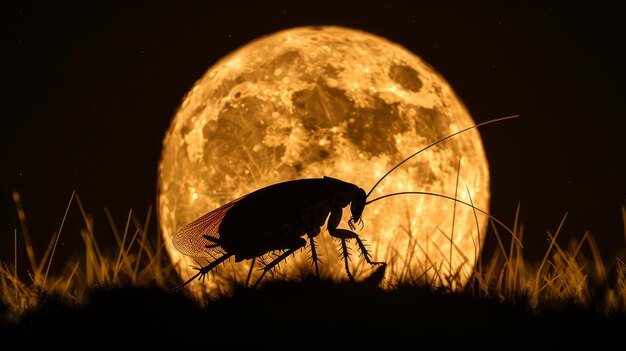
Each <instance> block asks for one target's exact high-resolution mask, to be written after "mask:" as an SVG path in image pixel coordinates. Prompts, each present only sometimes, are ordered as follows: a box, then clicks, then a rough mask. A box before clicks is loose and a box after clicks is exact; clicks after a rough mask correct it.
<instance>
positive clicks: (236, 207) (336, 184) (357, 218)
mask: <svg viewBox="0 0 626 351" xmlns="http://www.w3.org/2000/svg"><path fill="white" fill-rule="evenodd" d="M365 198H366V194H365V190H363V189H361V188H359V187H358V186H356V185H354V184H351V183H347V182H344V181H341V180H339V179H335V178H330V177H324V178H315V179H300V180H293V181H288V182H283V183H278V184H274V185H270V186H268V187H265V188H262V189H259V190H257V191H255V192H253V193H250V194H248V195H246V196H244V197H241V198H239V199H237V200H235V201H233V202H231V203H228V204H226V205H224V206H222V207H220V208H218V209H216V210H214V211H212V212H209V213H208V214H206V215H204V216H203V217H200V218H199V219H197V220H196V221H194V222H192V223H190V224H189V225H187V226H186V227H184V228H182V229H181V230H180V231H179V232H178V233H177V234H176V235H175V236H174V241H173V243H174V246H175V247H176V248H177V249H178V250H179V251H181V252H182V253H183V254H185V255H187V256H192V257H206V255H207V254H210V253H211V252H212V251H214V250H215V251H217V250H219V251H223V256H221V257H219V258H218V259H217V260H216V261H214V262H213V263H215V262H218V264H219V262H222V261H224V260H226V259H228V258H230V257H231V256H235V261H236V262H238V261H242V260H245V259H254V258H256V257H260V256H263V255H265V254H267V253H268V252H271V251H276V250H286V251H285V252H284V253H283V254H282V255H280V256H279V257H277V258H275V259H274V260H273V261H272V262H270V263H269V264H267V265H266V266H265V268H264V269H263V274H265V272H267V271H268V270H270V269H272V268H273V267H274V266H275V265H276V264H278V263H279V262H280V261H282V260H283V259H284V258H286V257H288V256H289V255H291V254H292V253H293V252H295V251H296V250H298V249H300V248H302V247H304V246H305V245H306V243H307V242H306V240H305V239H303V238H302V237H303V236H305V235H306V236H307V237H308V238H309V241H310V245H311V253H312V259H313V261H314V263H315V264H316V270H317V271H318V272H319V269H318V268H317V262H318V258H317V254H316V252H315V242H314V238H315V237H316V236H317V235H319V234H320V232H321V227H322V226H323V225H324V223H326V222H327V219H328V223H327V229H328V232H329V234H330V235H331V236H332V237H335V238H338V239H340V240H342V241H343V243H344V245H343V247H344V250H345V240H346V239H356V241H357V243H358V246H359V248H360V249H361V251H362V252H363V256H364V257H365V259H366V260H367V262H368V263H370V264H380V262H373V261H371V259H370V256H369V253H368V251H367V249H366V248H365V245H364V244H363V241H362V240H361V239H360V238H359V236H358V234H356V233H355V232H353V231H349V230H345V229H338V228H337V226H338V225H339V223H340V222H341V217H342V212H343V208H344V207H346V206H347V205H348V204H350V211H351V214H352V217H351V218H350V221H349V224H350V226H351V227H352V228H353V229H354V225H355V224H356V223H359V222H361V215H362V213H363V209H364V208H365ZM344 258H345V260H347V252H345V251H344ZM213 263H211V264H209V266H211V268H213ZM209 266H207V267H209ZM207 267H203V268H201V269H200V271H199V272H198V274H200V275H201V274H203V273H204V274H205V272H208V271H209V270H210V268H209V269H207ZM347 267H348V266H347V261H346V270H347V272H348V275H349V276H350V277H351V275H350V271H349V270H348V268H347ZM318 274H319V273H318ZM260 278H262V276H261V277H260ZM260 278H259V279H258V280H257V283H258V282H259V281H260Z"/></svg>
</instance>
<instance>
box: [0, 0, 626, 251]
mask: <svg viewBox="0 0 626 351" xmlns="http://www.w3.org/2000/svg"><path fill="white" fill-rule="evenodd" d="M55 3H56V2H50V3H49V4H46V5H42V4H41V3H39V2H38V3H37V4H27V3H22V2H14V1H3V2H2V5H0V6H1V7H0V18H1V22H0V23H1V25H2V26H1V28H0V30H1V31H0V33H1V34H0V40H1V47H0V53H1V54H0V62H1V66H0V67H1V70H2V71H1V75H0V84H1V86H0V89H1V91H2V94H1V95H0V108H1V110H0V111H1V112H0V118H1V126H0V164H1V166H0V237H1V239H0V254H2V256H0V257H2V258H3V260H5V257H6V256H4V254H6V253H7V252H9V253H12V247H13V241H12V240H13V231H14V229H15V228H19V226H18V222H17V215H16V212H15V208H14V205H13V202H12V200H11V193H12V192H13V191H14V190H17V191H19V192H20V193H21V194H22V198H23V202H24V206H25V210H26V213H27V216H28V224H29V227H30V230H31V235H32V236H33V237H34V239H33V240H34V241H35V242H36V243H40V244H41V243H44V242H47V240H48V238H49V237H50V235H51V234H52V232H53V231H55V230H56V229H57V228H58V226H59V223H60V220H61V218H62V216H63V212H64V211H65V205H66V203H67V200H68V199H69V196H70V194H71V192H72V190H74V189H76V190H77V191H78V194H79V195H80V196H81V198H82V200H83V202H84V203H85V204H86V206H87V208H88V210H89V211H90V212H91V213H93V214H94V218H95V221H96V227H98V226H104V227H106V226H107V223H106V219H105V217H104V212H103V210H102V208H103V207H104V206H107V207H109V208H110V209H111V210H112V211H113V214H114V216H115V217H116V219H118V220H119V221H120V222H123V221H124V220H125V214H126V213H127V211H128V210H129V209H130V208H133V209H135V210H136V211H137V212H138V214H139V215H140V216H142V215H144V214H145V212H146V209H147V208H148V206H149V205H150V204H154V203H155V194H156V169H157V164H158V160H159V155H160V150H161V141H162V138H163V136H164V133H165V131H166V129H167V127H168V125H169V122H170V118H171V117H172V115H173V114H174V112H175V110H176V108H177V106H178V105H179V103H180V101H181V99H182V97H183V95H184V94H185V92H186V91H187V90H188V89H189V88H190V87H191V86H192V85H193V83H194V82H195V81H196V80H197V79H199V78H200V77H201V76H202V74H203V73H204V72H205V71H206V70H207V69H208V68H209V67H210V66H211V65H212V64H213V63H214V62H215V61H216V60H218V59H219V58H221V57H222V56H224V55H225V54H227V53H228V52H230V51H232V50H234V49H236V48H238V47H239V46H241V45H243V44H245V43H246V42H248V41H250V40H252V39H254V38H256V37H259V36H261V35H263V34H268V33H272V32H274V31H277V30H280V29H284V28H288V27H293V26H299V25H312V24H336V25H343V26H348V27H354V28H358V29H362V30H366V31H370V32H373V33H375V34H378V35H381V36H384V37H386V38H388V39H390V40H392V41H395V42H398V43H400V44H401V45H403V46H405V47H406V48H408V49H409V50H411V51H413V52H414V53H416V54H417V55H419V56H420V57H422V58H423V59H425V60H426V61H427V62H429V63H430V64H431V65H432V66H434V67H435V69H437V70H438V71H439V72H440V73H441V74H442V75H443V76H444V77H445V78H446V79H447V80H448V81H449V82H450V84H451V85H452V87H453V88H454V89H455V91H456V93H457V94H458V96H459V97H460V98H461V100H462V101H463V102H464V103H465V104H466V106H467V107H468V109H469V111H470V112H471V114H472V115H473V116H474V118H475V120H476V121H478V122H481V121H485V120H488V119H492V118H496V117H502V116H507V115H511V114H520V115H521V116H522V119H519V120H516V121H510V122H505V123H501V124H497V125H493V126H490V127H488V128H485V129H483V130H482V132H481V133H482V136H483V139H484V143H485V148H486V152H487V156H488V158H489V161H490V167H491V172H492V179H493V180H492V192H493V201H492V206H491V212H492V214H494V215H495V216H496V217H498V218H500V219H502V220H503V221H504V222H506V223H512V220H513V216H514V214H515V209H516V207H517V205H518V203H521V220H522V222H523V223H524V224H525V229H526V230H525V232H526V243H527V251H528V254H529V255H530V256H533V255H535V256H539V255H541V253H542V250H544V249H545V248H546V247H547V236H546V234H545V231H546V230H551V231H554V230H555V229H556V227H557V226H558V224H559V222H560V220H561V218H562V217H563V215H564V214H565V212H569V217H568V221H567V222H566V225H565V228H564V233H563V235H564V239H566V237H567V236H570V237H571V236H578V237H580V236H582V235H583V233H584V231H585V230H590V231H591V232H592V233H593V234H594V235H595V237H596V239H597V240H598V241H599V242H600V244H601V247H602V248H603V249H604V250H605V251H606V252H612V251H613V250H614V249H615V248H617V247H622V246H623V244H624V243H623V240H624V233H623V227H622V223H621V218H620V206H622V205H624V204H625V200H626V188H625V186H624V185H625V181H624V180H625V179H626V168H625V166H624V163H625V161H626V157H625V151H626V145H625V141H624V138H625V137H626V122H625V120H626V113H625V109H624V97H623V94H624V92H625V91H626V89H624V78H625V75H624V66H623V65H624V62H626V57H625V56H624V54H623V52H624V51H625V50H624V49H625V47H624V46H625V44H624V43H626V38H625V35H624V34H625V30H624V26H625V23H626V22H625V21H624V20H623V19H624V18H625V17H626V11H625V10H624V5H615V4H610V3H604V4H601V2H595V1H594V2H588V4H587V5H586V6H585V5H571V4H569V3H563V4H558V3H554V4H551V3H550V2H541V5H520V4H515V5H512V4H501V3H499V2H498V3H496V2H480V3H478V2H471V3H472V4H471V5H469V4H465V5H462V6H459V5H457V4H454V3H445V2H439V1H432V2H431V3H432V4H419V5H417V4H412V5H408V4H403V3H400V2H395V1H384V2H378V4H376V5H365V4H364V3H365V2H343V1H342V2H340V1H332V2H328V3H324V2H321V1H315V2H311V4H308V3H307V5H304V4H296V2H295V1H289V2H271V3H270V4H245V3H244V2H235V1H223V2H222V4H219V5H215V4H210V3H213V2H208V1H203V2H198V3H191V2H185V4H179V3H178V2H176V4H174V2H173V1H167V2H139V3H136V4H135V5H132V6H131V5H128V4H127V3H130V1H128V2H127V1H124V2H119V3H116V2H113V1H106V2H101V5H94V4H92V2H91V1H85V2H82V4H77V5H69V4H65V5H58V4H55ZM94 3H95V2H94ZM259 3H261V2H259ZM407 3H409V2H408V1H407ZM416 3H418V2H416ZM435 3H436V5H435ZM615 3H617V2H615ZM71 216H74V217H78V212H77V211H74V212H72V214H71ZM74 233H77V232H74ZM63 239H64V241H68V242H70V241H71V240H76V239H71V238H67V237H64V238H63ZM78 242H80V241H78ZM68 246H69V247H73V246H72V245H68ZM10 257H12V255H11V256H10Z"/></svg>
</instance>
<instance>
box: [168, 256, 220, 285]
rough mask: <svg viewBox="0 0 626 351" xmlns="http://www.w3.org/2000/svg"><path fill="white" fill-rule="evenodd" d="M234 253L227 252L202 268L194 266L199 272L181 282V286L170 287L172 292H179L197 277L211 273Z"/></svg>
mask: <svg viewBox="0 0 626 351" xmlns="http://www.w3.org/2000/svg"><path fill="white" fill-rule="evenodd" d="M232 255H233V254H230V253H227V254H225V255H224V256H222V257H220V258H218V259H217V260H215V261H213V262H211V263H209V264H208V265H206V266H204V267H201V268H194V269H196V270H197V271H198V273H196V274H194V276H193V277H191V278H189V279H187V281H186V282H184V283H182V284H180V285H179V286H177V287H175V288H173V289H170V292H178V291H181V290H182V289H183V288H184V287H185V286H187V284H189V283H191V282H192V281H194V280H195V279H196V278H198V277H204V276H205V275H206V274H207V273H209V272H210V271H211V269H213V268H215V267H217V266H218V265H219V264H220V263H222V262H224V261H226V260H227V259H229V258H230V256H232Z"/></svg>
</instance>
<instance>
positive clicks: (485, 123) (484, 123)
mask: <svg viewBox="0 0 626 351" xmlns="http://www.w3.org/2000/svg"><path fill="white" fill-rule="evenodd" d="M517 117H519V115H513V116H508V117H501V118H496V119H492V120H490V121H487V122H483V123H479V124H476V125H473V126H471V127H467V128H465V129H461V130H459V131H458V132H456V133H454V134H450V135H448V136H447V137H445V138H443V139H439V140H437V141H435V142H434V143H432V144H430V145H428V146H426V147H425V148H423V149H421V150H419V151H417V152H416V153H414V154H413V155H411V156H409V157H407V158H405V159H404V160H402V162H400V163H398V164H397V165H395V166H393V168H392V169H390V170H389V171H388V172H387V173H385V175H383V176H382V177H381V178H380V179H379V180H378V181H377V182H376V184H374V186H373V187H372V189H371V190H370V191H369V192H368V193H367V195H366V196H365V198H366V199H367V198H368V197H369V196H370V194H371V193H372V191H374V189H376V187H377V186H378V184H380V182H382V181H383V179H385V177H387V176H388V175H389V173H391V172H393V171H394V170H395V169H396V168H398V167H400V166H401V165H402V164H403V163H405V162H406V161H408V160H410V159H411V158H413V157H415V156H417V155H419V154H421V153H422V152H424V151H426V150H428V149H430V148H431V147H433V146H435V145H437V144H439V143H442V142H444V141H446V140H448V139H450V138H452V137H453V136H456V135H459V134H461V133H463V132H467V131H468V130H470V129H474V128H478V127H482V126H484V125H487V124H491V123H496V122H500V121H505V120H507V119H513V118H517Z"/></svg>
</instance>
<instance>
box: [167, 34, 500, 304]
mask: <svg viewBox="0 0 626 351" xmlns="http://www.w3.org/2000/svg"><path fill="white" fill-rule="evenodd" d="M472 125H474V121H473V120H472V117H471V116H470V115H469V113H468V111H467V109H466V108H465V107H464V105H463V103H462V102H461V101H460V100H459V98H458V97H457V96H456V95H455V93H454V92H453V90H452V88H451V87H450V85H449V84H448V83H447V82H446V81H445V80H444V78H442V76H441V75H440V74H438V73H437V72H436V71H435V70H434V69H433V68H432V67H431V66H430V65H428V64H427V63H426V62H424V61H423V60H422V59H420V58H419V57H418V56H416V55H415V54H413V53H411V52H409V51H408V50H407V49H405V48H404V47H402V46H400V45H399V44H396V43H393V42H391V41H389V40H387V39H384V38H382V37H379V36H376V35H373V34H370V33H367V32H363V31H360V30H355V29H349V28H342V27H335V26H323V27H299V28H293V29H288V30H283V31H280V32H277V33H274V34H271V35H267V36H264V37H261V38H259V39H256V40H254V41H252V42H250V43H248V44H247V45H245V46H243V47H241V48H239V49H237V50H236V51H234V52H232V53H230V54H229V55H227V56H225V57H224V58H222V59H221V60H219V61H218V62H217V63H215V64H214V65H213V66H211V67H210V68H209V70H208V71H207V72H206V73H205V74H204V76H203V77H202V78H200V80H198V81H197V82H196V83H195V85H194V86H193V88H192V89H191V90H190V91H189V92H188V93H187V95H186V96H185V98H184V99H183V101H182V104H181V105H180V107H179V109H178V111H177V112H176V115H175V116H174V118H173V120H172V123H171V125H170V127H169V130H168V131H167V134H166V136H165V139H164V141H163V151H162V155H161V162H160V164H159V179H158V186H159V197H158V205H159V222H160V226H161V230H162V235H163V238H164V240H165V242H166V247H167V251H168V253H169V255H170V258H171V260H172V262H173V264H174V265H175V266H176V269H177V271H178V272H179V274H180V275H181V278H182V279H186V278H188V277H190V276H191V275H192V274H193V273H195V271H193V270H191V269H190V268H189V266H190V265H197V263H196V262H195V260H194V259H192V258H190V257H186V256H183V255H182V254H181V253H179V252H178V251H177V250H176V249H175V248H174V247H173V245H172V237H173V235H174V233H175V232H176V231H177V230H178V229H179V228H181V227H182V226H184V225H186V224H187V223H189V222H191V221H193V220H195V219H196V218H198V217H199V216H201V215H203V214H205V213H206V212H209V211H211V210H213V209H215V208H217V207H219V206H221V205H223V204H225V203H228V202H230V201H232V200H233V199H236V198H239V197H241V196H243V195H245V194H248V193H250V192H252V191H254V190H257V189H260V188H262V187H265V186H268V185H270V184H274V183H278V182H283V181H287V180H293V179H303V178H319V177H323V176H329V177H333V178H338V179H341V180H343V181H346V182H350V183H353V184H355V185H358V186H359V187H361V188H363V189H364V190H365V191H366V192H367V191H369V189H370V188H371V187H372V186H373V185H374V184H375V183H376V181H377V180H378V179H380V177H381V176H383V175H384V174H385V172H386V171H388V170H389V169H390V168H392V167H393V166H394V165H396V164H397V163H398V162H400V161H402V160H403V159H404V158H405V157H407V156H409V155H411V154H413V153H414V152H416V151H418V150H420V149H422V148H424V147H425V146H427V145H429V144H430V143H432V142H434V141H436V140H438V139H441V138H443V137H446V136H448V135H450V134H452V133H454V132H456V131H459V130H461V129H463V128H466V127H469V126H472ZM400 191H427V192H432V193H436V194H442V195H447V196H452V197H455V196H456V198H458V199H460V200H462V201H465V202H470V201H471V202H472V203H473V204H474V205H475V206H477V207H478V208H481V209H483V210H487V209H488V207H489V200H490V192H489V167H488V163H487V159H486V157H485V153H484V149H483V146H482V141H481V139H480V135H479V133H478V131H477V130H476V129H474V130H470V131H468V132H465V133H463V134H460V135H458V136H455V137H454V138H451V139H449V140H447V141H445V142H443V143H441V144H439V145H437V146H435V147H433V148H430V149H428V150H427V151H425V152H423V153H422V154H420V155H418V156H417V157H415V158H413V159H411V160H410V161H409V162H406V163H405V164H403V165H402V166H401V167H399V168H398V169H397V170H395V171H394V172H393V173H391V174H390V175H389V176H388V177H387V178H385V180H384V181H383V182H382V183H381V184H380V185H379V186H378V187H376V189H375V190H374V192H373V193H372V195H371V196H370V197H369V198H368V200H371V199H373V198H376V197H379V196H382V195H385V194H390V193H394V192H400ZM262 206H270V207H271V206H272V204H271V203H268V204H262ZM349 218H350V214H349V207H348V208H346V209H344V216H343V220H342V223H341V224H340V226H339V227H340V228H348V226H347V219H349ZM476 218H477V219H478V221H477V220H476ZM363 221H364V223H365V226H364V228H363V229H362V230H361V231H359V232H358V234H359V235H360V237H361V238H363V239H364V240H365V241H366V243H369V250H370V252H371V254H372V256H373V259H374V260H377V261H385V262H387V264H388V266H387V267H388V268H387V271H386V276H385V280H384V282H383V284H387V285H389V284H394V283H399V282H411V281H415V280H417V279H421V277H430V278H431V280H432V281H435V283H437V284H445V283H446V282H447V281H449V277H451V276H454V277H457V278H458V279H457V281H458V282H464V281H466V280H467V278H468V277H469V275H470V274H471V271H472V269H473V267H474V264H475V261H476V258H477V255H478V254H479V252H480V244H481V243H482V241H483V237H484V233H485V231H486V229H487V221H488V218H486V217H485V216H483V215H481V214H480V213H475V212H474V211H473V210H472V209H471V208H469V207H467V206H463V205H461V204H458V203H456V205H455V202H454V201H451V200H447V199H442V198H437V197H432V196H422V195H401V196H394V197H389V198H387V199H384V200H380V201H377V202H375V203H373V204H371V205H368V206H367V207H366V208H365V211H364V213H363ZM251 235H252V234H251ZM316 240H317V244H318V248H317V252H318V253H320V254H321V256H322V257H321V258H322V260H323V264H321V265H320V273H321V275H322V276H323V277H325V278H331V279H335V280H345V279H347V276H346V273H345V270H344V266H343V262H342V259H341V258H339V257H338V256H339V243H338V242H337V241H336V240H334V239H333V238H331V237H330V236H329V235H328V234H327V232H326V230H325V228H322V233H321V234H320V235H319V236H318V237H317V238H316ZM351 245H353V246H352V251H351V252H352V253H353V256H352V257H351V265H352V267H351V269H352V271H353V272H354V273H355V276H356V277H357V279H358V278H359V277H361V278H362V277H365V276H367V275H368V274H369V273H370V272H371V271H372V269H371V268H370V267H369V266H368V265H367V264H366V263H365V262H363V261H364V260H363V258H362V257H359V256H358V251H357V248H356V246H355V245H354V243H351ZM309 256H310V253H309V248H308V245H307V247H306V248H304V249H302V250H300V251H299V252H297V253H296V254H295V255H294V256H293V258H291V259H288V260H287V262H286V263H285V264H281V265H280V268H279V269H278V270H277V272H276V275H274V279H276V278H277V277H278V278H284V279H290V278H295V277H299V276H302V275H303V274H311V273H312V272H314V269H313V268H312V266H311V261H310V260H309ZM211 260H212V259H211V258H210V257H207V261H211ZM258 262H259V261H258V260H257V265H259V263H258ZM206 263H207V262H201V264H206ZM250 263H251V261H243V262H237V263H236V262H234V259H231V260H230V261H227V262H226V263H225V264H223V265H221V266H220V267H219V268H218V269H216V270H215V271H214V272H213V273H214V274H211V275H209V276H208V279H207V282H205V285H204V286H205V289H206V290H207V291H209V292H220V291H227V290H228V285H229V284H231V283H232V282H233V281H238V282H240V283H241V282H244V281H245V280H246V278H247V274H248V271H249V267H250V266H249V265H250ZM257 268H260V265H259V266H258V267H257ZM253 272H254V273H253V276H254V277H256V276H258V274H259V273H258V270H255V271H253ZM253 279H254V278H253ZM266 279H272V278H271V277H269V278H266ZM193 286H194V289H199V287H200V285H193Z"/></svg>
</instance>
